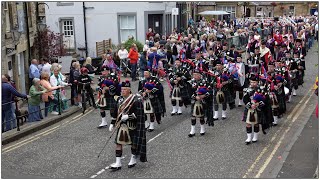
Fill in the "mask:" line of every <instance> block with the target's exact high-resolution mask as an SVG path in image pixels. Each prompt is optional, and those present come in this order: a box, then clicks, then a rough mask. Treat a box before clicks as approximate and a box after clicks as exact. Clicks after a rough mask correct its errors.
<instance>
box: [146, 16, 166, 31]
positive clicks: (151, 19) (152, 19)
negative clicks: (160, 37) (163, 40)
mask: <svg viewBox="0 0 320 180" xmlns="http://www.w3.org/2000/svg"><path fill="white" fill-rule="evenodd" d="M148 28H152V29H153V31H154V32H155V33H159V34H163V32H162V14H149V15H148Z"/></svg>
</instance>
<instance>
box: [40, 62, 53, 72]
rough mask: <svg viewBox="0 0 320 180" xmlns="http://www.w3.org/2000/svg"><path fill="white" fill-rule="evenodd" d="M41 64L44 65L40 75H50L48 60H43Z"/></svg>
mask: <svg viewBox="0 0 320 180" xmlns="http://www.w3.org/2000/svg"><path fill="white" fill-rule="evenodd" d="M43 63H44V65H43V67H42V71H41V73H43V72H46V73H48V74H51V70H50V69H51V64H49V62H48V59H43Z"/></svg>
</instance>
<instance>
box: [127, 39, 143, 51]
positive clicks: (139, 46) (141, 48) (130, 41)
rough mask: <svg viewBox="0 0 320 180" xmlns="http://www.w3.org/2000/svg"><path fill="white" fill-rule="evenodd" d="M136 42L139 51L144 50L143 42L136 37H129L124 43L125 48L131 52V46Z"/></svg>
mask: <svg viewBox="0 0 320 180" xmlns="http://www.w3.org/2000/svg"><path fill="white" fill-rule="evenodd" d="M133 43H135V44H136V45H137V47H138V51H139V52H142V50H143V44H142V43H140V42H139V41H136V40H134V38H130V39H128V40H127V41H126V42H125V43H124V44H123V45H124V48H125V49H127V51H128V52H129V51H130V48H131V45H132V44H133Z"/></svg>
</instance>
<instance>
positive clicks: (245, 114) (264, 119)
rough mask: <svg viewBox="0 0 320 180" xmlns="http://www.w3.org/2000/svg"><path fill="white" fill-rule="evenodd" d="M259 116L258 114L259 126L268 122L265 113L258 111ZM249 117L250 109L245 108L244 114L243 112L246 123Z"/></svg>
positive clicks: (243, 119)
mask: <svg viewBox="0 0 320 180" xmlns="http://www.w3.org/2000/svg"><path fill="white" fill-rule="evenodd" d="M257 114H258V124H264V122H266V117H265V115H264V113H263V111H257ZM247 117H248V109H247V108H245V109H244V112H243V117H242V121H244V122H246V121H247Z"/></svg>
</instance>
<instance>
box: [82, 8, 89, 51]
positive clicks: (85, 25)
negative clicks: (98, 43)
mask: <svg viewBox="0 0 320 180" xmlns="http://www.w3.org/2000/svg"><path fill="white" fill-rule="evenodd" d="M82 5H83V26H84V44H85V48H86V50H85V53H86V57H88V43H87V24H86V6H85V4H84V2H82Z"/></svg>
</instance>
